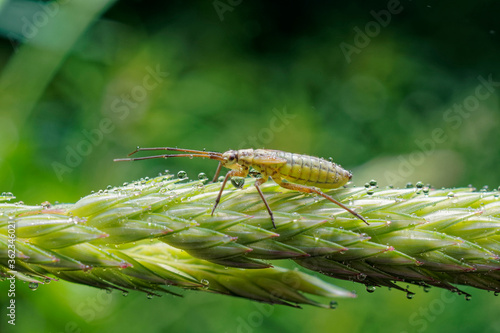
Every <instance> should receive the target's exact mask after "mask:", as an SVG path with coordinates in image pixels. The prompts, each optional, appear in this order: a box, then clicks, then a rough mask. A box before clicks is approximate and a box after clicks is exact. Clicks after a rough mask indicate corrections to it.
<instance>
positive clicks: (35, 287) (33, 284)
mask: <svg viewBox="0 0 500 333" xmlns="http://www.w3.org/2000/svg"><path fill="white" fill-rule="evenodd" d="M28 287H29V288H30V289H31V290H33V291H35V290H37V288H38V283H36V282H30V283H29V284H28Z"/></svg>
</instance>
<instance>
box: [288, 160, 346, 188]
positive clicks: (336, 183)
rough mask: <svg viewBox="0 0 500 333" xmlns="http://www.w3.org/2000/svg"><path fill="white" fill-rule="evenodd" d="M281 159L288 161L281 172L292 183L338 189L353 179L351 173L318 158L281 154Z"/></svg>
mask: <svg viewBox="0 0 500 333" xmlns="http://www.w3.org/2000/svg"><path fill="white" fill-rule="evenodd" d="M279 157H282V158H284V159H286V160H287V163H286V164H285V165H283V166H282V167H281V168H280V169H279V172H280V174H281V175H282V176H283V177H284V178H285V179H286V180H288V181H290V182H292V183H296V184H303V185H309V186H316V187H320V188H336V187H340V186H342V185H345V184H346V183H347V182H348V181H349V179H350V178H351V173H350V172H349V171H347V170H344V169H343V168H342V167H341V166H339V165H337V164H335V163H332V162H329V161H326V160H324V159H321V158H318V157H314V156H308V155H301V154H293V153H287V152H280V154H279Z"/></svg>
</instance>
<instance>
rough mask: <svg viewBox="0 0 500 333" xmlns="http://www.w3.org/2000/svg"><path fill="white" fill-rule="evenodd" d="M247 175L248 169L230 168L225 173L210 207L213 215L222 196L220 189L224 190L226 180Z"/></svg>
mask: <svg viewBox="0 0 500 333" xmlns="http://www.w3.org/2000/svg"><path fill="white" fill-rule="evenodd" d="M247 175H248V169H240V170H231V171H229V172H228V173H227V174H226V177H224V181H223V182H222V186H221V188H220V191H219V194H218V195H217V198H216V199H215V204H214V208H212V215H214V212H215V208H217V205H219V202H220V198H221V196H222V191H224V187H226V183H227V180H228V179H229V178H231V177H246V176H247Z"/></svg>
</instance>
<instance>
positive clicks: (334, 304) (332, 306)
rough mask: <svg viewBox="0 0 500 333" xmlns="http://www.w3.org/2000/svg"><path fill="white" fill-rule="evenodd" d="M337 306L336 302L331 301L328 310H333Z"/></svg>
mask: <svg viewBox="0 0 500 333" xmlns="http://www.w3.org/2000/svg"><path fill="white" fill-rule="evenodd" d="M338 305H339V303H338V302H337V301H331V302H330V309H333V310H335V309H336V308H337V306H338Z"/></svg>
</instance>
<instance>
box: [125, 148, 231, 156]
mask: <svg viewBox="0 0 500 333" xmlns="http://www.w3.org/2000/svg"><path fill="white" fill-rule="evenodd" d="M151 150H169V151H180V152H184V153H195V154H207V155H208V154H210V155H220V156H222V154H221V153H219V152H216V151H205V150H193V149H183V148H172V147H153V148H141V147H137V148H136V149H135V150H134V151H133V152H131V153H130V154H128V156H130V155H133V154H135V153H137V152H140V151H151Z"/></svg>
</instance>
